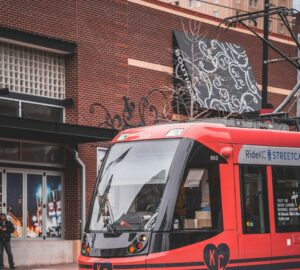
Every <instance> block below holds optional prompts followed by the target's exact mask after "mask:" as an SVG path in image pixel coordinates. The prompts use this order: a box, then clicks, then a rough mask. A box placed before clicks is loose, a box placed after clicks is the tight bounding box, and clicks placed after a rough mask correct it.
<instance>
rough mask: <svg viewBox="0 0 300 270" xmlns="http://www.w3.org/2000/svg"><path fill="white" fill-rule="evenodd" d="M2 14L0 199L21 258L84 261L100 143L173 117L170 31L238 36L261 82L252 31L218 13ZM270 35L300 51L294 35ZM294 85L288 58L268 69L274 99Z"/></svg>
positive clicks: (128, 8) (9, 8)
mask: <svg viewBox="0 0 300 270" xmlns="http://www.w3.org/2000/svg"><path fill="white" fill-rule="evenodd" d="M1 11H2V12H1V16H0V26H1V28H0V88H1V90H0V95H1V96H0V130H1V139H0V163H1V168H0V179H1V189H2V190H1V193H0V194H1V196H2V197H1V198H0V202H1V208H2V209H1V210H2V212H7V213H8V214H9V216H10V218H11V219H12V220H13V222H14V224H15V226H16V228H17V230H16V232H15V235H14V237H15V238H16V239H14V240H13V248H14V252H15V257H16V264H17V265H32V264H42V263H58V262H69V261H72V260H73V259H74V258H76V256H77V253H78V250H79V249H78V246H79V239H80V231H81V229H82V227H83V225H82V223H84V221H85V219H86V216H87V209H88V207H89V203H90V200H91V197H92V192H93V188H94V184H95V178H96V172H97V147H104V148H106V147H107V146H108V141H109V140H110V139H111V138H112V136H113V135H114V134H115V132H114V131H113V130H112V129H113V128H117V129H121V128H125V127H130V126H135V125H141V124H152V123H153V122H154V121H155V120H157V119H158V118H160V116H161V115H163V114H164V110H165V107H164V106H163V105H164V104H165V103H164V101H165V100H167V99H168V97H169V92H168V91H165V90H166V89H169V88H170V87H172V85H173V76H172V74H173V68H172V58H173V53H172V51H173V30H179V31H183V30H184V29H185V30H186V29H189V30H188V31H192V30H193V29H194V28H195V27H196V28H198V29H200V33H201V34H203V35H205V36H206V37H207V38H211V39H214V38H218V39H219V40H222V41H226V42H232V43H236V44H240V45H241V46H242V47H244V48H245V50H246V52H247V54H248V56H249V60H250V63H251V65H252V68H253V72H254V76H255V78H256V80H257V82H258V85H260V83H261V71H262V43H261V41H259V40H258V39H257V38H256V37H255V36H253V35H252V34H250V33H249V32H248V31H247V30H245V29H242V28H238V27H237V28H234V29H229V30H228V31H227V32H225V31H224V28H221V29H219V30H217V26H218V24H219V22H220V21H219V19H217V18H214V17H210V16H207V15H203V14H200V13H196V12H193V11H190V10H185V9H182V8H180V7H176V6H171V5H167V4H164V3H161V2H159V1H156V0H101V1H94V0H89V1H83V0H76V1H71V0H65V1H57V0H52V1H48V0H46V1H28V0H26V1H14V2H12V1H5V2H3V3H2V6H1ZM193 27H194V28H193ZM270 40H271V41H272V42H275V43H276V45H278V46H279V47H280V49H281V50H282V51H284V52H285V53H287V54H288V55H295V54H296V46H295V44H294V43H293V42H292V41H291V40H290V39H288V38H287V37H286V36H282V35H271V36H270ZM270 54H271V56H270V57H271V58H275V57H277V55H276V54H275V53H274V52H272V51H271V52H270ZM295 83H296V69H295V68H294V67H292V66H291V65H290V64H289V63H287V62H281V63H280V64H273V65H270V67H269V99H270V102H271V103H273V104H274V105H275V106H276V105H278V104H279V103H280V102H281V101H282V100H283V99H284V98H285V97H286V95H287V94H288V93H289V92H290V89H292V87H293V86H294V85H295ZM170 111H172V110H170ZM169 115H170V112H169ZM98 151H99V153H100V155H101V151H102V150H101V148H100V149H98ZM80 221H82V222H80ZM50 250H51V251H50ZM49 254H51V257H49Z"/></svg>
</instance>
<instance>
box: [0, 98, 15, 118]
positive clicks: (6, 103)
mask: <svg viewBox="0 0 300 270" xmlns="http://www.w3.org/2000/svg"><path fill="white" fill-rule="evenodd" d="M0 114H1V115H9V116H15V117H18V116H19V102H17V101H13V100H7V99H0Z"/></svg>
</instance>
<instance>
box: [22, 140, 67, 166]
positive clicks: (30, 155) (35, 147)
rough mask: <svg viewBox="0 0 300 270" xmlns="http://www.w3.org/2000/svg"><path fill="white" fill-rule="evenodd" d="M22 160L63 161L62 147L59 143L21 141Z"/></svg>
mask: <svg viewBox="0 0 300 270" xmlns="http://www.w3.org/2000/svg"><path fill="white" fill-rule="evenodd" d="M22 161H30V162H40V163H60V164H61V163H63V162H64V148H63V146H61V145H45V144H34V143H22Z"/></svg>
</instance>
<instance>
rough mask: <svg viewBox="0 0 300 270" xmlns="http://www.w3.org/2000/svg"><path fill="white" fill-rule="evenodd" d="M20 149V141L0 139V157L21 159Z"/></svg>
mask: <svg viewBox="0 0 300 270" xmlns="http://www.w3.org/2000/svg"><path fill="white" fill-rule="evenodd" d="M20 151H21V146H20V143H19V142H13V141H0V159H3V160H4V159H5V160H6V159H8V160H16V161H17V160H20Z"/></svg>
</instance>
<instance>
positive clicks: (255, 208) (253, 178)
mask: <svg viewBox="0 0 300 270" xmlns="http://www.w3.org/2000/svg"><path fill="white" fill-rule="evenodd" d="M240 175H241V192H242V194H241V195H242V196H241V199H242V216H243V233H245V234H258V233H269V232H270V229H269V212H268V195H267V194H268V193H267V175H266V167H265V166H257V165H246V166H241V167H240Z"/></svg>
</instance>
